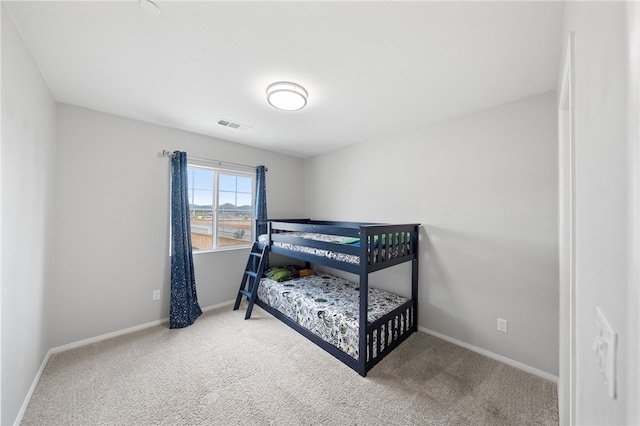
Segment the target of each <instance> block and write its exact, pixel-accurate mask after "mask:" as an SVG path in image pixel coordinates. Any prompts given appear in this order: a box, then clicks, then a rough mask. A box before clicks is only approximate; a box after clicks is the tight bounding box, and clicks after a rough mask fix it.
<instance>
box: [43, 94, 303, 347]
mask: <svg viewBox="0 0 640 426" xmlns="http://www.w3.org/2000/svg"><path fill="white" fill-rule="evenodd" d="M57 147H58V152H57V156H58V159H57V163H56V166H57V185H56V199H57V206H56V212H55V250H54V265H55V266H54V269H53V278H54V291H53V295H52V302H53V312H52V314H53V315H52V323H53V326H54V331H53V335H52V346H59V345H64V344H67V343H70V342H75V341H78V340H82V339H86V338H91V337H95V336H99V335H101V334H105V333H109V332H113V331H117V330H122V329H126V328H129V327H133V326H137V325H140V324H144V323H147V322H151V321H155V320H159V319H161V318H166V317H167V316H168V306H169V299H168V295H169V275H168V271H169V207H168V206H169V170H170V167H169V166H170V161H169V159H168V158H164V157H161V156H160V152H161V151H162V150H163V149H167V150H171V151H174V150H182V151H186V152H187V154H188V155H189V156H194V157H203V158H210V159H216V160H224V161H229V162H234V163H241V164H249V165H258V164H265V165H266V166H268V167H269V172H268V174H267V181H268V182H267V186H268V192H269V197H268V210H269V213H270V214H271V215H284V216H292V215H294V216H296V215H302V214H303V212H304V204H303V203H299V202H298V197H297V196H294V197H292V196H291V195H292V194H303V193H304V192H303V185H304V182H303V180H304V179H303V169H302V160H301V159H298V158H294V157H289V156H285V155H280V154H276V153H273V152H268V151H264V150H260V149H257V148H252V147H248V146H243V145H238V144H234V143H231V142H225V141H221V140H215V139H212V138H209V137H205V136H201V135H197V134H193V133H187V132H183V131H179V130H174V129H169V128H166V127H161V126H157V125H153V124H148V123H143V122H140V121H135V120H129V119H125V118H121V117H117V116H113V115H109V114H104V113H100V112H96V111H92V110H87V109H84V108H79V107H75V106H70V105H65V104H61V105H60V106H59V108H58V133H57ZM247 253H248V250H247V249H243V250H230V251H225V252H215V253H199V254H195V255H194V267H195V272H196V286H197V291H198V300H199V303H200V305H201V306H202V307H203V308H204V307H207V306H211V305H216V304H219V303H223V302H227V301H229V300H232V299H234V298H235V295H236V294H237V290H238V285H239V280H240V278H241V276H242V271H243V269H244V265H245V263H246V257H247ZM155 289H160V290H161V291H162V299H161V300H160V301H159V302H158V301H152V300H151V293H152V291H153V290H155Z"/></svg>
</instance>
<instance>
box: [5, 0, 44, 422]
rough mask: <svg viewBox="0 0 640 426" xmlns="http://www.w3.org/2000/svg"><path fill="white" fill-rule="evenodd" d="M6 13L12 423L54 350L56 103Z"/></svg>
mask: <svg viewBox="0 0 640 426" xmlns="http://www.w3.org/2000/svg"><path fill="white" fill-rule="evenodd" d="M0 7H1V10H2V146H1V150H0V156H1V157H2V166H1V181H2V187H1V192H2V205H1V217H2V226H1V229H0V232H1V233H2V249H1V253H2V255H1V263H2V277H1V279H2V306H1V310H2V351H1V355H0V358H1V360H2V365H1V372H0V375H1V376H2V382H1V385H0V386H1V387H0V389H1V391H2V392H1V393H2V404H1V411H2V414H1V418H0V422H1V423H2V424H3V425H5V424H12V423H13V422H14V420H15V418H16V416H17V415H18V412H19V411H20V408H21V406H22V404H23V402H24V400H25V397H26V395H27V393H28V391H29V388H30V386H31V384H32V382H33V379H34V378H35V376H36V374H37V372H38V369H39V368H40V365H41V363H42V360H43V358H44V356H45V354H46V353H47V350H48V349H49V347H50V346H49V343H50V342H49V339H48V332H49V327H48V325H49V323H50V309H49V307H50V303H49V296H50V287H51V282H52V280H51V270H50V262H49V259H50V258H49V255H48V254H49V252H50V248H51V231H52V229H53V226H52V225H53V207H54V200H53V194H54V191H53V188H54V182H55V107H56V104H55V101H54V99H53V97H52V95H51V93H50V91H49V89H48V87H47V85H46V83H45V82H44V80H43V79H42V77H41V75H40V73H39V71H38V68H37V67H36V65H35V63H34V61H33V58H32V57H31V54H30V53H29V51H28V50H27V48H26V46H25V45H24V42H23V40H22V38H21V37H20V34H19V33H18V30H17V28H16V27H15V24H14V23H13V20H12V18H11V16H10V15H9V13H8V11H7V10H6V8H5V5H4V3H3V4H2V5H1V6H0Z"/></svg>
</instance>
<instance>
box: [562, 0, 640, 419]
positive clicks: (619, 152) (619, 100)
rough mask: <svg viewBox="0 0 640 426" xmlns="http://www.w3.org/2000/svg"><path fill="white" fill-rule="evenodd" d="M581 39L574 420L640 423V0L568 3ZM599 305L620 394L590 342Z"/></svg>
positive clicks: (568, 17)
mask: <svg viewBox="0 0 640 426" xmlns="http://www.w3.org/2000/svg"><path fill="white" fill-rule="evenodd" d="M571 31H574V39H575V49H574V58H575V87H574V95H575V117H576V123H575V158H576V162H575V179H576V183H575V187H576V194H575V205H576V315H577V317H576V324H575V325H576V332H577V333H576V340H577V342H576V343H577V347H576V352H577V365H576V371H577V387H576V389H577V406H576V409H577V410H576V422H577V424H619V425H622V424H640V411H639V410H640V408H639V405H638V401H639V400H640V392H639V387H640V373H639V370H638V364H639V363H638V360H639V354H638V351H639V349H638V348H639V346H640V326H639V317H638V311H639V308H640V306H639V305H640V303H639V300H638V297H639V296H638V285H639V280H638V268H639V266H640V265H639V259H640V257H639V254H640V253H639V250H638V242H639V235H638V220H639V211H640V206H639V202H638V193H639V190H640V185H639V182H638V179H639V178H638V172H639V152H638V128H639V125H640V123H639V118H638V114H639V109H638V91H639V90H640V88H639V81H638V79H639V77H638V72H639V68H640V63H639V59H638V58H639V57H640V48H639V46H638V35H639V34H640V5H638V3H637V2H626V3H625V2H568V3H567V5H566V13H565V23H564V34H563V41H564V43H565V46H564V47H565V48H566V43H567V40H568V37H569V33H570V32H571ZM596 306H598V307H600V308H601V309H602V311H603V313H604V314H605V316H606V317H607V319H608V320H609V322H610V323H611V325H612V326H613V328H614V329H615V330H616V331H617V333H618V336H619V337H618V339H619V342H618V349H619V350H618V357H617V362H618V371H617V379H618V381H619V382H618V397H617V399H616V400H613V399H610V398H609V397H608V396H607V386H606V385H605V384H604V381H603V379H602V376H601V373H600V369H599V367H598V365H597V363H596V360H595V355H594V352H593V350H592V345H593V342H594V340H595V338H596V333H597V331H596V327H595V325H596V321H595V318H596V314H595V309H596Z"/></svg>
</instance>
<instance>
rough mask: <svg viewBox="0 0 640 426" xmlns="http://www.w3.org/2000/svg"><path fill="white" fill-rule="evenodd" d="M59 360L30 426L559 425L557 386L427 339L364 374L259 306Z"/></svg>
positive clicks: (412, 341)
mask: <svg viewBox="0 0 640 426" xmlns="http://www.w3.org/2000/svg"><path fill="white" fill-rule="evenodd" d="M243 316H244V311H242V310H239V311H235V312H234V311H232V310H231V307H225V308H220V309H217V310H214V311H211V312H208V313H205V314H203V315H202V316H201V317H200V318H199V319H198V320H197V321H196V323H195V324H194V325H192V326H191V327H188V328H185V329H181V330H170V329H168V328H167V326H157V327H153V328H149V329H146V330H142V331H139V332H135V333H131V334H128V335H124V336H120V337H116V338H113V339H109V340H105V341H102V342H98V343H94V344H91V345H88V346H84V347H82V348H78V349H73V350H69V351H66V352H62V353H58V354H54V355H53V356H52V357H51V358H50V360H49V362H48V364H47V366H46V368H45V370H44V372H43V374H42V377H41V379H40V381H39V383H38V385H37V387H36V389H35V391H34V394H33V396H32V398H31V401H30V403H29V406H28V407H27V410H26V412H25V414H24V416H23V418H22V422H21V424H22V425H47V426H53V425H142V426H144V425H241V424H243V425H263V424H265V425H536V426H537V425H557V424H558V413H557V395H556V385H555V383H552V382H549V381H546V380H543V379H540V378H538V377H536V376H533V375H531V374H528V373H525V372H523V371H520V370H518V369H515V368H512V367H509V366H507V365H505V364H502V363H500V362H497V361H494V360H491V359H489V358H487V357H484V356H482V355H479V354H476V353H474V352H471V351H468V350H466V349H463V348H461V347H458V346H456V345H453V344H450V343H448V342H446V341H443V340H441V339H438V338H435V337H432V336H429V335H426V334H424V333H417V334H414V335H413V336H411V337H410V338H409V339H408V340H407V341H405V342H404V343H402V344H401V345H400V346H399V347H398V348H397V349H396V350H395V351H393V352H392V353H391V354H390V355H389V356H387V357H386V358H385V359H384V360H383V361H382V362H380V363H379V364H378V365H377V366H376V367H374V368H373V370H371V371H370V372H369V374H368V375H367V377H366V378H363V377H361V376H359V375H358V374H357V373H355V372H354V371H353V370H351V369H349V368H348V367H346V366H345V365H343V364H342V363H341V362H339V361H337V360H336V359H335V358H333V357H332V356H331V355H329V354H327V353H326V352H324V351H323V350H322V349H320V348H318V347H317V346H316V345H314V344H313V343H311V342H310V341H308V340H307V339H305V338H304V337H302V336H301V335H299V334H298V333H296V332H295V331H293V330H292V329H290V328H289V327H287V326H286V325H284V324H282V323H281V322H280V321H278V320H277V319H275V318H273V317H272V316H271V315H269V314H268V313H266V312H265V311H263V310H262V309H260V308H258V307H256V308H255V309H254V314H253V316H252V318H251V319H250V320H248V321H244V320H243Z"/></svg>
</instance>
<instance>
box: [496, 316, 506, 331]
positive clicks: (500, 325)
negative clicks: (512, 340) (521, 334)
mask: <svg viewBox="0 0 640 426" xmlns="http://www.w3.org/2000/svg"><path fill="white" fill-rule="evenodd" d="M498 331H502V332H503V333H506V332H507V320H506V319H502V318H498Z"/></svg>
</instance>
